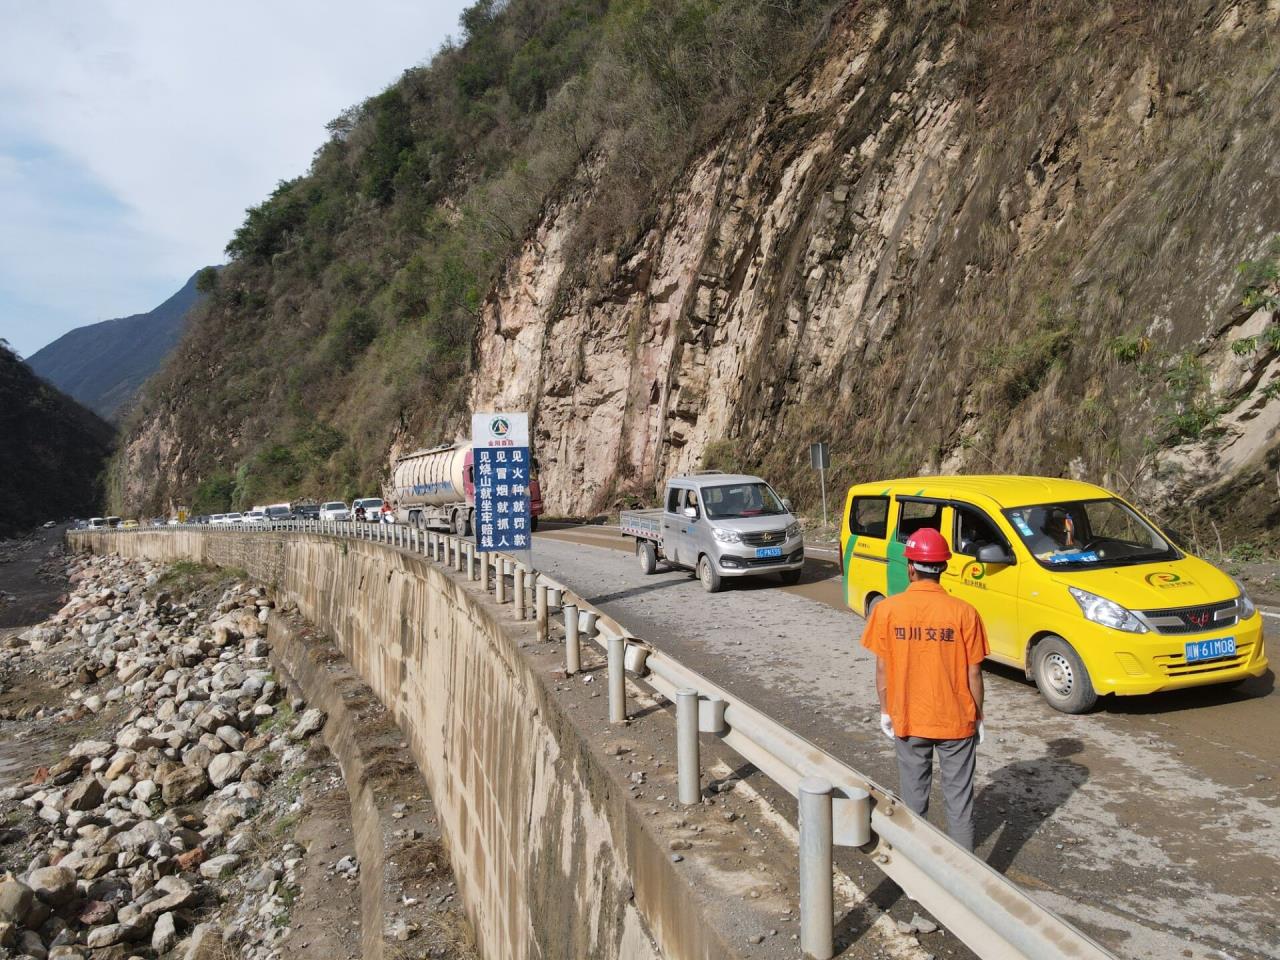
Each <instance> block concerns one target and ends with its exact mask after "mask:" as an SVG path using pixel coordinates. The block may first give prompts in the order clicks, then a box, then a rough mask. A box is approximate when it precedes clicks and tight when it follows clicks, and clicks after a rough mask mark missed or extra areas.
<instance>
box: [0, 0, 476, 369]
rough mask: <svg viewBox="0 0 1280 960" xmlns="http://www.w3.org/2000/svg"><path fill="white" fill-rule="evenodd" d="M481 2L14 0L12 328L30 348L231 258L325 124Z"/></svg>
mask: <svg viewBox="0 0 1280 960" xmlns="http://www.w3.org/2000/svg"><path fill="white" fill-rule="evenodd" d="M467 5H468V3H467V2H466V0H425V2H411V0H366V2H363V3H360V4H351V3H347V2H338V0H256V2H254V0H224V2H222V3H219V4H217V5H216V6H213V7H208V6H198V5H196V4H190V3H174V2H173V0H168V2H159V0H59V2H57V3H48V4H46V3H32V2H30V0H0V25H3V30H0V337H2V338H4V339H6V340H8V341H9V342H10V344H11V345H12V346H13V347H14V348H15V349H16V350H17V351H18V352H19V353H20V354H22V355H23V356H29V355H31V354H32V353H34V352H35V351H36V350H38V349H39V348H40V347H42V346H44V345H45V344H47V343H49V342H50V341H52V340H55V339H56V338H57V337H59V336H61V335H62V334H63V333H65V332H66V331H67V330H70V329H71V328H73V327H78V326H83V325H84V324H87V323H95V322H97V321H99V320H107V319H110V318H112V317H121V316H128V315H129V314H133V313H142V312H145V311H147V310H150V309H151V308H152V307H154V306H156V305H157V304H159V303H160V302H161V301H163V300H164V299H166V298H167V297H168V296H169V295H170V294H172V293H174V292H175V291H176V290H177V289H178V288H179V287H180V286H181V285H182V284H183V282H185V280H186V279H187V277H188V276H190V275H191V274H192V273H193V272H194V271H195V270H197V269H199V268H200V267H202V266H205V265H206V264H210V263H221V262H222V261H223V259H224V255H223V253H222V248H223V247H224V246H225V245H226V242H227V240H228V239H230V237H231V234H232V231H234V230H235V228H236V227H237V226H239V225H240V223H241V221H242V220H243V217H244V210H245V208H246V207H249V206H251V205H253V204H256V203H259V202H260V201H261V200H262V199H263V198H264V197H266V196H267V194H268V193H270V191H271V189H272V188H273V187H274V186H275V184H276V182H277V181H279V180H282V179H288V178H290V177H294V176H297V175H298V174H299V173H302V172H303V171H305V170H306V168H307V166H308V164H309V163H310V161H311V156H312V154H313V153H314V152H315V150H316V148H317V147H318V146H319V145H320V144H321V143H322V142H323V140H324V138H325V136H326V133H325V130H324V125H325V123H326V122H328V121H329V120H331V119H332V118H333V117H335V116H337V115H338V114H339V113H341V112H342V111H343V110H344V109H345V108H347V107H348V106H350V105H352V104H353V103H356V102H358V101H360V100H363V99H364V98H365V97H368V96H370V95H372V94H375V93H377V92H378V91H380V90H382V89H383V88H384V87H386V86H387V85H388V84H389V83H391V82H392V81H394V80H395V79H396V78H397V77H398V76H399V75H400V73H401V72H402V71H403V70H405V69H406V68H407V67H411V66H413V65H415V64H418V63H421V62H423V61H425V60H428V59H430V57H431V55H432V54H433V53H434V52H435V51H436V50H438V49H439V47H440V45H441V43H443V42H444V40H445V39H446V37H448V36H449V35H451V34H452V35H455V36H456V35H458V34H459V32H460V30H459V28H458V25H457V24H458V14H459V13H460V12H461V11H462V9H463V8H464V7H465V6H467Z"/></svg>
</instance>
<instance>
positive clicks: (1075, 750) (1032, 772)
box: [835, 737, 1089, 952]
mask: <svg viewBox="0 0 1280 960" xmlns="http://www.w3.org/2000/svg"><path fill="white" fill-rule="evenodd" d="M1083 750H1084V744H1083V743H1081V742H1080V741H1079V740H1077V739H1076V738H1074V737H1061V738H1059V739H1057V740H1052V741H1050V742H1049V744H1048V752H1047V753H1046V754H1045V756H1043V757H1037V758H1036V759H1034V760H1019V761H1017V762H1016V763H1010V764H1006V765H1005V766H1003V767H1001V768H1000V769H999V770H997V771H996V772H995V773H994V774H993V775H992V777H991V782H990V783H988V784H987V786H986V787H984V788H983V790H982V792H981V793H980V794H979V795H978V797H977V799H976V800H975V801H974V819H975V823H974V840H975V842H976V844H977V846H978V848H979V849H981V848H982V847H983V846H984V845H985V844H986V843H987V841H988V840H991V839H992V838H993V837H994V846H993V848H992V850H991V853H990V855H989V856H988V857H987V863H988V864H989V865H990V866H991V868H992V869H994V870H997V871H999V872H1000V873H1005V872H1006V871H1007V870H1008V869H1009V867H1010V866H1011V865H1012V864H1013V861H1014V859H1015V858H1016V857H1017V855H1018V852H1019V851H1020V850H1021V849H1022V848H1023V847H1024V846H1026V844H1027V841H1028V840H1030V839H1031V837H1032V836H1034V835H1035V832H1036V831H1037V830H1038V829H1040V825H1041V823H1043V822H1044V820H1045V819H1046V818H1048V817H1049V815H1050V814H1052V813H1053V812H1054V811H1055V810H1057V809H1058V808H1059V807H1060V806H1062V805H1063V804H1064V803H1066V802H1067V800H1068V799H1070V797H1071V795H1072V794H1073V793H1075V792H1076V791H1077V790H1078V789H1080V787H1081V786H1083V785H1084V783H1085V782H1086V781H1087V780H1088V779H1089V768H1088V767H1086V766H1085V765H1084V764H1082V763H1079V762H1077V761H1075V760H1073V759H1071V758H1072V757H1074V756H1076V755H1077V754H1079V753H1081V752H1083ZM936 779H937V778H936V774H935V782H936ZM935 789H936V786H935ZM902 893H903V891H902V888H901V887H899V886H898V885H897V884H896V883H894V882H893V881H892V880H890V879H888V878H885V879H884V880H882V881H881V882H880V883H879V884H877V885H876V887H875V888H874V889H873V890H871V891H870V892H869V893H868V894H867V896H866V899H865V900H863V901H862V902H861V903H859V904H858V905H857V906H855V907H854V908H853V909H852V910H850V911H849V912H848V913H847V914H845V915H844V916H843V917H842V918H840V920H839V921H838V922H837V924H836V929H835V939H836V950H837V952H840V951H843V950H846V949H848V948H849V947H851V946H853V945H854V944H855V943H857V942H858V941H859V940H860V939H861V938H862V936H863V935H864V934H866V933H867V932H868V931H869V930H870V929H871V924H872V923H873V922H874V920H875V918H876V916H877V914H879V913H884V912H887V911H888V910H889V909H890V908H892V907H893V905H894V904H895V903H897V902H898V900H899V898H900V897H901V896H902Z"/></svg>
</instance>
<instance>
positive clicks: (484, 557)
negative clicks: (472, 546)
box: [480, 550, 489, 593]
mask: <svg viewBox="0 0 1280 960" xmlns="http://www.w3.org/2000/svg"><path fill="white" fill-rule="evenodd" d="M480 589H481V590H484V591H485V592H486V593H487V592H488V591H489V552H488V551H487V550H486V551H485V552H484V553H482V554H480Z"/></svg>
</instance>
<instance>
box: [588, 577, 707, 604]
mask: <svg viewBox="0 0 1280 960" xmlns="http://www.w3.org/2000/svg"><path fill="white" fill-rule="evenodd" d="M687 583H689V578H688V577H672V578H671V579H669V580H651V581H649V582H647V583H644V584H641V585H640V586H638V587H628V588H627V589H626V590H618V591H616V592H614V593H605V594H601V595H600V596H598V597H589V598H588V599H587V603H592V604H595V605H596V606H600V604H602V603H612V602H613V601H615V600H629V599H631V598H632V597H639V596H642V595H644V594H646V593H652V592H653V591H654V590H665V589H666V588H667V587H678V586H681V585H682V584H687Z"/></svg>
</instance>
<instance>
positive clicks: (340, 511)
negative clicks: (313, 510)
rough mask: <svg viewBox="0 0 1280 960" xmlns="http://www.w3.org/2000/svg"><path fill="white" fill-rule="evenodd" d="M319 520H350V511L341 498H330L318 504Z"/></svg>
mask: <svg viewBox="0 0 1280 960" xmlns="http://www.w3.org/2000/svg"><path fill="white" fill-rule="evenodd" d="M320 519H321V520H350V519H351V511H350V510H349V509H347V505H346V504H345V503H344V502H343V501H341V500H330V501H329V502H328V503H322V504H320Z"/></svg>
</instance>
